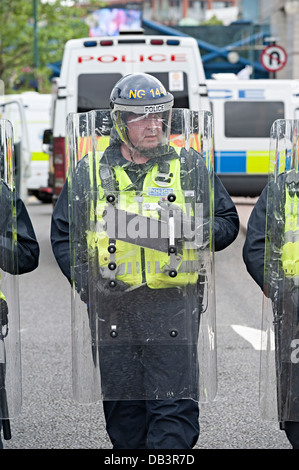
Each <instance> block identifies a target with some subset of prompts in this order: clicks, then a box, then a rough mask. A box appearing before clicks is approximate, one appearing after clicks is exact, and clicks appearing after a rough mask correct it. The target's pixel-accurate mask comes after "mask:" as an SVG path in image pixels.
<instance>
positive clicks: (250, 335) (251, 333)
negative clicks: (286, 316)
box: [231, 325, 275, 351]
mask: <svg viewBox="0 0 299 470" xmlns="http://www.w3.org/2000/svg"><path fill="white" fill-rule="evenodd" d="M231 327H232V329H233V330H234V331H235V332H236V333H238V335H240V336H242V338H244V339H246V341H248V342H249V343H250V344H251V345H252V346H253V348H254V349H256V350H257V351H261V350H262V351H265V350H266V348H267V332H266V331H263V332H262V331H261V330H260V329H258V328H250V327H249V326H242V325H231ZM270 343H271V345H270V347H271V351H274V350H275V343H274V333H273V331H271V332H270Z"/></svg>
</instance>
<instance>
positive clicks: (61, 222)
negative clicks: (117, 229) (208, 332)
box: [51, 145, 239, 449]
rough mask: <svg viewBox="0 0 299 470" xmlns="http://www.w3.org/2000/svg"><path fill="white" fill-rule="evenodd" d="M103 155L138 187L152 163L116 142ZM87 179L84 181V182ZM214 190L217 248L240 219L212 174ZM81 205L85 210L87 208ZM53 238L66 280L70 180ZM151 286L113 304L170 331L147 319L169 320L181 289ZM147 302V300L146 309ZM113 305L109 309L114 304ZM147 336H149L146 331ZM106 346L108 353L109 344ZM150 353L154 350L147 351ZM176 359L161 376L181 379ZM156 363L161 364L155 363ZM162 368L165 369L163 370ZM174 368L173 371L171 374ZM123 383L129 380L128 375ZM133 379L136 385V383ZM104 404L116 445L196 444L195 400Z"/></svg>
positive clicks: (225, 242)
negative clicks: (135, 158)
mask: <svg viewBox="0 0 299 470" xmlns="http://www.w3.org/2000/svg"><path fill="white" fill-rule="evenodd" d="M105 154H106V156H107V158H108V162H109V164H110V165H111V166H114V165H116V164H117V165H120V166H123V168H124V169H125V171H126V172H127V174H128V175H129V177H130V179H131V181H133V183H134V184H135V187H136V188H137V189H138V188H142V184H143V178H144V176H145V174H146V172H147V171H148V167H149V165H152V164H153V163H154V162H153V161H151V160H149V162H148V164H144V165H136V164H135V163H133V162H128V160H126V159H125V158H124V157H123V156H122V155H121V152H120V147H119V145H118V146H117V145H115V146H112V147H110V148H108V149H106V152H105ZM161 158H162V159H163V157H160V159H161ZM166 158H178V155H177V154H176V153H175V155H173V154H172V155H171V156H169V155H167V156H166ZM83 160H84V159H83ZM158 161H159V159H158V158H157V160H156V162H158ZM83 164H84V163H83ZM81 165H82V161H81V162H80V163H79V164H78V166H77V171H78V172H79V173H80V166H81ZM194 170H196V168H194ZM194 173H195V171H194ZM86 174H87V175H88V174H89V173H88V172H86ZM79 180H80V182H81V184H83V185H84V184H85V183H84V181H83V179H80V177H79ZM194 181H195V182H196V181H197V183H195V185H196V184H198V185H200V171H199V172H198V174H196V175H195V174H194ZM86 184H87V185H88V182H87V181H86ZM191 187H192V186H191ZM193 187H195V186H193ZM214 194H215V196H214V200H215V221H214V228H215V250H216V251H219V250H222V249H224V248H225V247H227V246H228V245H230V244H231V243H232V242H233V241H234V240H235V238H236V237H237V234H238V230H239V218H238V214H237V211H236V208H235V206H234V203H233V202H232V200H231V198H230V196H229V195H228V193H227V191H226V190H225V188H224V187H223V185H222V183H221V181H220V180H219V179H218V177H217V176H215V192H214ZM78 200H79V201H80V200H84V198H80V197H79V198H78ZM83 210H84V211H85V209H83ZM51 242H52V248H53V252H54V255H55V258H56V260H57V262H58V264H59V266H60V268H61V270H62V272H63V273H64V274H65V276H66V277H67V278H68V279H69V280H70V253H69V220H68V182H66V183H65V185H64V187H63V189H62V192H61V194H60V196H59V199H58V201H57V203H56V206H55V209H54V212H53V216H52V225H51ZM83 277H84V276H83ZM147 290H150V291H151V292H150V293H149V292H147ZM153 291H155V290H154V289H149V288H148V287H147V286H142V287H139V288H138V289H135V290H134V291H133V294H132V296H131V297H132V298H131V297H130V293H128V294H126V302H118V304H119V305H118V307H117V309H118V310H120V309H123V312H121V313H125V314H124V315H122V318H126V319H128V320H127V321H128V322H129V318H130V315H131V316H132V317H134V318H135V319H136V318H141V319H142V320H144V321H141V322H140V324H139V328H138V329H139V330H142V328H145V327H148V328H156V332H157V334H158V331H159V327H160V331H163V330H167V331H168V328H164V327H163V325H162V324H160V325H158V326H157V324H156V325H151V321H153V319H154V317H156V318H158V319H159V317H160V320H161V321H162V320H163V321H165V322H167V318H169V317H170V315H171V314H172V317H174V316H175V315H174V313H173V312H179V311H182V308H181V306H182V304H181V303H180V302H181V299H180V298H179V293H178V292H177V291H178V290H176V289H172V288H171V289H158V290H157V291H159V292H157V296H156V297H157V298H156V297H155V292H153ZM161 291H162V292H161ZM163 291H165V292H163ZM153 296H154V298H156V301H154V303H153ZM130 299H131V300H130ZM147 299H148V300H149V302H147ZM110 300H111V302H112V305H113V294H111V297H110ZM110 300H109V305H110ZM147 303H148V304H149V307H148V308H147ZM116 304H117V301H116ZM153 304H154V305H155V309H154V310H155V312H154V313H155V315H153V308H152V306H153ZM167 304H169V305H167ZM106 305H107V303H105V309H106ZM110 307H111V305H110ZM115 307H116V305H115ZM107 308H108V306H107ZM111 308H112V310H113V308H114V307H111ZM157 309H158V310H157ZM160 309H161V310H160ZM125 310H126V311H125ZM139 310H140V312H139ZM159 312H161V315H159ZM102 315H103V314H102V313H101V316H102ZM147 318H148V319H150V318H151V321H147ZM160 320H159V321H160ZM104 323H105V322H104ZM144 325H145V326H144ZM149 334H150V333H149ZM145 336H147V335H146V334H145ZM107 348H108V349H107V352H108V351H109V347H107ZM178 349H180V348H178ZM114 352H115V350H114ZM102 353H103V350H102ZM143 353H144V351H143ZM151 353H153V350H152V351H151ZM101 355H102V357H103V356H104V357H108V356H109V355H108V354H107V355H105V354H101ZM162 356H163V358H164V357H165V356H166V355H165V354H164V355H160V356H159V357H160V360H161V357H162ZM114 359H115V356H114ZM171 359H172V364H171ZM176 359H177V357H176V356H175V355H173V356H172V357H170V358H169V362H168V363H167V365H165V363H163V364H161V367H164V375H165V373H167V372H169V371H171V372H169V373H168V375H167V377H170V376H173V377H174V379H175V380H180V379H181V380H182V381H184V377H183V374H182V375H181V376H180V374H181V371H182V369H183V367H180V369H179V370H178V369H176V368H175V366H176V365H177V364H178V362H176ZM120 360H124V358H121V354H119V355H118V360H117V361H116V362H117V363H118V361H120ZM157 360H158V361H159V358H157V356H156V361H157ZM179 360H180V361H181V360H182V359H181V358H180V359H179ZM186 360H187V359H186V358H185V361H186ZM126 362H127V361H126ZM135 362H136V361H135ZM127 364H128V362H127ZM156 364H159V363H157V362H156ZM159 365H160V364H159ZM180 365H181V364H180ZM101 366H103V367H104V368H105V366H106V369H107V370H108V371H109V364H108V363H107V364H105V361H103V362H102V363H101ZM132 366H133V364H132ZM132 366H131V367H132ZM166 368H167V369H168V370H166ZM173 368H174V369H173ZM119 369H120V370H121V366H119ZM129 371H130V373H131V372H132V370H131V368H130V369H129ZM172 371H173V372H174V373H173V374H172ZM183 372H184V371H183ZM128 376H129V375H128ZM126 379H127V377H124V386H128V385H127V384H126V383H125V381H126ZM174 379H173V380H174ZM167 380H168V379H167ZM127 382H129V380H128V379H127ZM134 383H135V384H136V382H134ZM102 385H104V387H105V380H103V382H102ZM157 388H158V387H157ZM161 388H162V389H163V385H162V386H161ZM111 389H112V391H113V387H111ZM117 389H118V390H119V389H120V387H119V386H118V387H117ZM164 390H165V386H164ZM112 391H111V390H110V391H109V395H110V396H111V394H110V393H112ZM104 395H105V393H104ZM103 406H104V413H105V418H106V427H107V432H108V434H109V436H110V439H111V441H112V443H113V446H114V448H115V449H121V448H122V449H128V448H131V449H142V448H143V449H145V448H156V449H159V448H160V449H167V448H168V449H175V448H177V449H179V448H180V449H188V448H192V447H194V445H195V444H196V442H197V439H198V436H199V424H198V414H199V411H198V403H197V401H196V400H191V399H183V400H179V399H174V400H170V399H167V400H163V399H161V400H160V399H157V400H153V399H146V400H142V399H140V400H119V397H117V396H116V397H115V400H105V399H104V401H103Z"/></svg>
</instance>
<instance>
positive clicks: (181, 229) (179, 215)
mask: <svg viewBox="0 0 299 470" xmlns="http://www.w3.org/2000/svg"><path fill="white" fill-rule="evenodd" d="M158 204H159V205H158V207H157V209H156V210H157V212H158V213H159V215H160V218H161V219H162V220H167V219H168V217H169V216H170V215H173V217H174V221H175V232H176V233H177V234H179V236H178V237H177V238H178V239H180V240H183V239H187V240H188V239H192V238H193V237H194V226H195V223H194V217H193V216H188V215H187V214H186V213H185V212H184V211H182V209H181V208H180V207H179V206H178V205H177V204H173V203H169V202H166V201H159V202H158ZM178 224H180V225H178Z"/></svg>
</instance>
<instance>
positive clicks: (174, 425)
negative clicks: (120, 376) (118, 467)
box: [103, 399, 199, 449]
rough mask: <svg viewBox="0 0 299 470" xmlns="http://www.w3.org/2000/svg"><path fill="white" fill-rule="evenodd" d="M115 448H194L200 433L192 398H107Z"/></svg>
mask: <svg viewBox="0 0 299 470" xmlns="http://www.w3.org/2000/svg"><path fill="white" fill-rule="evenodd" d="M103 406H104V413H105V418H106V429H107V432H108V434H109V437H110V440H111V442H112V444H113V448H114V449H192V448H193V447H194V446H195V444H196V442H197V440H198V436H199V421H198V416H199V409H198V403H197V402H195V401H193V400H188V399H186V400H171V399H170V400H149V401H143V400H130V401H128V400H122V401H104V402H103Z"/></svg>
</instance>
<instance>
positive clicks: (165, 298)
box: [67, 109, 217, 403]
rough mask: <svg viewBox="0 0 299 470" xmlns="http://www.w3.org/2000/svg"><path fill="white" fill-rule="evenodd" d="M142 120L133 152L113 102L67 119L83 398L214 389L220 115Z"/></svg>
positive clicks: (197, 394)
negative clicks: (145, 140)
mask: <svg viewBox="0 0 299 470" xmlns="http://www.w3.org/2000/svg"><path fill="white" fill-rule="evenodd" d="M145 119H149V120H151V121H152V122H151V125H152V126H153V127H157V128H159V132H160V133H161V138H160V140H159V143H158V144H157V145H156V146H155V147H151V148H150V149H148V148H146V147H145V146H144V147H142V144H141V142H138V143H136V142H135V145H134V146H133V145H132V148H131V150H130V151H129V157H128V154H127V158H124V157H123V156H122V153H121V145H124V144H122V142H121V141H120V138H119V137H118V135H117V132H116V130H115V129H114V127H112V123H111V121H110V113H109V111H108V110H102V111H91V112H88V113H79V114H70V115H69V116H68V118H67V136H68V138H67V154H68V157H69V161H68V187H69V203H70V204H69V221H70V245H71V273H72V335H73V341H72V342H73V391H74V397H75V399H76V400H78V401H79V402H84V403H86V402H92V401H95V400H98V399H103V400H122V399H123V400H131V399H140V400H154V399H174V398H191V399H194V400H197V401H201V402H206V401H210V400H213V399H214V398H215V396H216V388H217V387H216V383H217V381H216V332H215V290H214V261H213V260H214V255H213V249H214V239H213V233H214V231H213V213H214V206H213V145H212V131H213V129H212V116H211V114H210V113H209V112H195V111H190V110H183V109H175V110H173V112H172V120H171V127H170V125H169V123H168V122H166V121H164V120H163V116H162V115H161V114H154V115H148V114H146V115H139V116H137V117H136V122H135V125H137V127H138V126H139V125H140V126H141V127H142V128H145V127H147V124H146V123H145V121H143V120H145ZM122 125H123V126H124V123H122ZM155 132H156V131H152V136H153V135H154V134H155ZM150 134H151V133H150ZM128 135H129V137H130V133H129V131H128ZM152 136H151V137H149V140H150V139H151V138H152ZM132 140H133V138H132ZM141 140H142V139H141ZM140 154H141V155H142V156H143V157H142V161H141V162H140V160H139V161H138V158H140ZM136 155H137V157H136Z"/></svg>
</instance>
